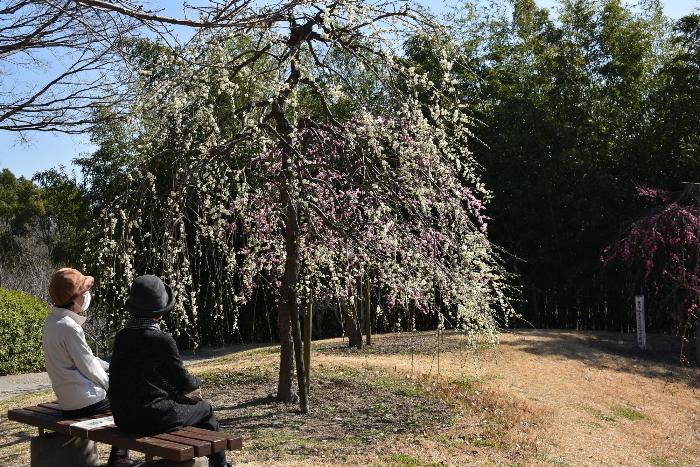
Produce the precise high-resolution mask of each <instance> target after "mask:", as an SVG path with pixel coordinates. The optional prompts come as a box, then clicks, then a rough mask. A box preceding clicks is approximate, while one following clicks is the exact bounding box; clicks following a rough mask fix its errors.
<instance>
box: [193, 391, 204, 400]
mask: <svg viewBox="0 0 700 467" xmlns="http://www.w3.org/2000/svg"><path fill="white" fill-rule="evenodd" d="M190 398H191V399H194V400H196V401H201V400H204V399H203V398H202V390H201V389H196V390H194V391H192V393H191V394H190Z"/></svg>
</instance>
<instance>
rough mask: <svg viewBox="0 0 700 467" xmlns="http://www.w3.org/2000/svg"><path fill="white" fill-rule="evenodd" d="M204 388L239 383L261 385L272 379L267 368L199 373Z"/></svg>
mask: <svg viewBox="0 0 700 467" xmlns="http://www.w3.org/2000/svg"><path fill="white" fill-rule="evenodd" d="M198 376H199V377H200V378H201V379H202V382H203V384H204V385H205V386H208V387H226V386H232V385H236V384H240V383H262V382H266V381H270V380H272V379H273V376H274V375H273V374H272V372H271V371H270V370H269V369H268V368H263V367H253V368H246V369H244V370H236V371H216V370H214V371H208V372H206V373H200V374H198Z"/></svg>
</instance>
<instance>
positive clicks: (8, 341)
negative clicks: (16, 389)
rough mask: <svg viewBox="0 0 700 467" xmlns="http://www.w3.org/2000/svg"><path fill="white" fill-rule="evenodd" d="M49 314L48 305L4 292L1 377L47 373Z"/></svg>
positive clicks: (0, 306)
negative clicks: (46, 325) (44, 337)
mask: <svg viewBox="0 0 700 467" xmlns="http://www.w3.org/2000/svg"><path fill="white" fill-rule="evenodd" d="M48 313H49V306H48V304H47V303H46V302H43V301H41V300H39V299H38V298H36V297H33V296H32V295H29V294H26V293H24V292H19V291H16V290H6V289H0V375H7V374H15V373H29V372H33V371H41V370H43V369H44V352H43V350H42V348H41V329H42V327H43V325H44V319H45V318H46V315H48Z"/></svg>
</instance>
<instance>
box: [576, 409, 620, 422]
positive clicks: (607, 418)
mask: <svg viewBox="0 0 700 467" xmlns="http://www.w3.org/2000/svg"><path fill="white" fill-rule="evenodd" d="M583 409H584V410H585V411H586V412H588V413H589V414H591V415H592V416H593V417H595V418H596V419H598V420H601V421H604V422H611V423H612V422H616V421H617V419H616V418H615V417H614V416H612V415H608V414H606V413H605V412H603V411H602V410H599V409H594V408H593V407H588V406H584V407H583Z"/></svg>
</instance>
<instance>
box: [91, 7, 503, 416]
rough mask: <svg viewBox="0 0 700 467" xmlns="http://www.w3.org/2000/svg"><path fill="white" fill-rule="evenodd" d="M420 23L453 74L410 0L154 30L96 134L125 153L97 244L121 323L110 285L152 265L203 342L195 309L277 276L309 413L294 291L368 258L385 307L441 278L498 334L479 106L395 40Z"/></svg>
mask: <svg viewBox="0 0 700 467" xmlns="http://www.w3.org/2000/svg"><path fill="white" fill-rule="evenodd" d="M415 34H421V35H423V36H425V37H426V38H427V39H428V40H430V38H435V40H440V41H441V44H443V45H442V49H441V50H442V53H441V57H440V60H439V66H438V68H439V70H437V71H436V70H433V74H434V73H439V75H440V78H441V80H442V81H443V82H444V83H448V84H449V83H450V82H452V80H454V77H453V73H454V70H453V69H454V67H455V66H457V65H456V64H454V63H453V62H452V60H451V57H453V56H455V55H456V54H454V53H453V52H454V51H453V50H450V47H453V45H451V44H450V43H449V41H446V37H447V34H446V33H445V31H444V30H443V29H442V28H441V27H440V26H439V25H437V24H435V23H433V22H432V21H431V20H430V19H429V18H427V17H426V16H424V15H423V14H421V13H420V12H418V11H414V10H412V9H410V8H409V7H407V6H406V5H405V4H404V3H403V2H384V3H379V4H375V3H367V2H360V1H347V0H346V1H334V2H330V3H328V4H325V5H321V4H313V5H305V6H299V7H296V8H294V9H293V11H292V12H291V13H290V14H289V15H288V16H287V17H286V18H285V19H280V18H275V19H272V20H271V21H270V23H269V24H267V25H266V26H265V27H259V28H256V27H251V28H250V29H249V30H247V31H245V32H233V31H231V30H223V31H222V30H218V29H217V30H202V31H201V32H200V33H199V34H197V35H196V36H195V38H194V39H193V40H192V41H191V42H190V44H189V45H188V46H187V47H186V48H183V49H180V50H161V49H159V47H158V46H157V45H153V44H147V45H145V46H143V47H142V49H141V50H140V53H138V54H136V56H137V57H139V59H138V60H137V62H138V63H137V64H136V65H135V66H139V67H140V76H141V78H140V81H139V88H138V89H137V91H136V92H137V95H138V96H139V98H138V99H137V100H136V102H137V105H136V106H135V107H134V108H133V109H132V112H133V113H132V118H131V120H130V121H129V122H128V124H126V125H124V126H123V127H121V128H120V129H119V131H118V139H119V141H118V142H116V141H114V139H115V137H114V136H113V135H112V132H110V131H109V130H107V131H105V132H102V133H101V134H100V137H99V138H98V143H100V144H102V146H103V147H104V146H108V147H110V148H113V150H114V151H116V152H117V153H118V154H115V155H114V157H113V158H112V159H111V160H119V161H121V162H120V163H119V164H118V167H116V168H115V167H112V168H111V169H110V171H109V173H110V176H109V177H108V178H110V180H111V182H110V183H111V184H112V185H111V186H118V187H119V188H118V190H116V191H114V192H111V194H110V198H109V199H105V200H103V203H102V204H103V205H104V210H103V216H104V228H100V229H99V230H98V231H96V232H95V233H96V235H97V236H98V238H99V240H98V242H97V247H96V248H95V249H94V250H93V251H91V252H89V256H90V257H91V258H92V260H93V261H94V262H95V264H96V269H97V270H99V271H102V275H103V281H101V283H102V284H103V286H102V287H103V290H102V292H103V293H102V297H103V298H104V299H105V303H106V305H107V306H105V307H104V309H105V310H109V311H108V318H109V320H110V323H111V324H112V325H114V326H117V325H119V324H121V323H122V322H123V321H124V320H125V319H126V317H125V316H124V314H123V312H122V311H120V307H118V306H111V305H110V304H119V303H121V302H122V301H123V299H124V297H125V295H126V293H127V287H128V285H129V283H130V281H131V280H132V278H133V276H134V275H135V274H137V273H141V272H143V271H146V270H148V271H156V272H158V273H160V274H162V275H163V276H165V277H166V278H167V279H168V280H169V281H170V282H171V283H172V284H173V287H174V288H175V290H177V292H178V293H179V297H180V300H179V301H178V303H177V305H176V307H175V308H174V310H173V312H172V316H171V317H170V319H169V321H168V325H169V326H170V327H171V328H172V330H173V331H174V332H175V333H176V334H180V335H187V336H189V337H190V338H191V339H192V341H194V342H195V343H196V342H197V341H198V335H199V332H200V331H202V329H203V328H204V327H206V328H212V327H213V328H215V329H224V330H226V329H229V330H230V329H234V328H235V326H236V322H235V319H236V316H237V315H236V314H235V313H233V314H232V310H233V311H234V312H237V310H239V309H240V308H241V307H243V306H245V304H247V303H250V301H251V299H252V297H253V295H254V291H255V290H256V288H258V287H261V286H262V285H266V286H267V287H270V288H273V289H274V290H275V291H276V294H275V295H276V300H277V308H278V335H279V339H280V344H281V350H280V369H279V380H278V389H277V397H278V398H279V399H280V400H283V401H288V402H291V401H293V400H295V399H296V397H297V395H296V394H295V393H294V391H293V380H294V368H295V367H296V379H297V386H298V397H299V402H300V407H301V410H302V412H306V411H307V410H308V399H307V390H306V386H305V379H304V363H303V358H302V344H301V333H300V327H299V302H300V300H302V299H310V298H311V297H314V298H320V299H325V300H338V301H347V302H348V303H350V302H352V300H353V299H354V295H355V294H357V293H360V291H359V290H357V288H356V287H354V285H355V284H356V283H357V282H358V279H357V278H358V277H369V278H370V280H371V285H372V287H373V288H375V290H377V291H380V292H381V293H382V294H383V296H384V297H386V299H387V302H388V303H389V305H390V306H402V307H406V308H408V307H409V306H410V307H411V308H412V309H416V310H422V311H426V310H428V309H429V308H430V306H431V304H432V303H433V301H434V297H435V296H436V294H439V296H440V299H441V303H440V312H441V313H444V314H445V315H449V318H450V320H451V321H452V322H454V323H455V324H456V325H457V326H459V327H461V328H462V329H464V330H465V331H467V332H468V335H469V336H472V337H476V336H477V335H484V336H486V337H487V338H490V339H496V335H497V326H498V324H499V323H500V322H501V320H502V319H504V320H505V319H508V317H510V316H511V315H512V308H511V307H510V305H509V303H508V294H509V293H510V289H509V286H508V285H507V275H506V273H505V272H504V271H503V270H502V268H501V266H500V263H499V259H498V256H497V254H496V251H495V248H494V246H493V245H491V244H490V243H489V241H488V239H487V224H486V220H487V218H486V215H485V213H484V208H485V204H486V203H487V201H488V199H489V192H488V191H487V189H486V188H485V187H484V186H483V184H482V183H481V182H480V175H479V171H478V168H477V165H476V164H475V163H474V161H473V159H472V156H471V153H470V152H469V150H468V149H467V145H468V143H469V141H470V138H471V133H470V124H471V122H470V120H469V118H468V117H467V116H466V115H468V113H467V112H466V111H465V109H464V104H463V103H462V102H461V101H460V99H459V98H458V97H457V96H456V95H455V94H453V93H452V91H451V90H448V91H438V90H437V89H436V87H435V85H434V83H433V82H432V81H431V80H430V79H429V77H428V76H427V75H426V74H423V73H420V72H418V71H416V69H414V68H413V67H411V66H410V63H408V62H407V61H406V60H405V59H404V58H403V57H402V55H401V53H400V45H401V44H402V43H403V42H404V41H405V40H406V38H407V37H409V36H410V35H415ZM88 165H89V164H88ZM115 179H116V180H117V183H114V180H115ZM100 180H101V178H100V176H99V174H96V175H94V177H93V183H98V184H99V183H101V182H100ZM433 309H435V307H433ZM229 320H231V321H229Z"/></svg>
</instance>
